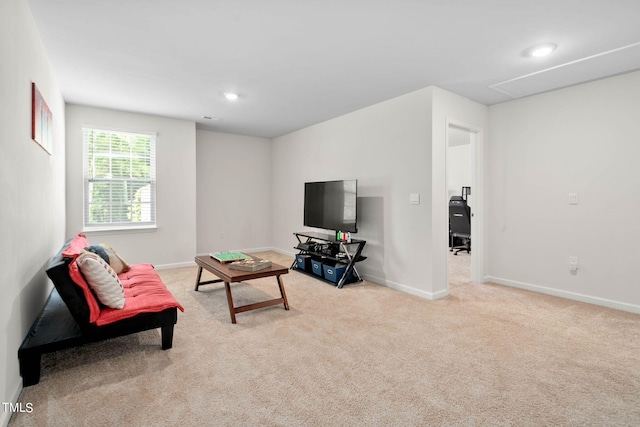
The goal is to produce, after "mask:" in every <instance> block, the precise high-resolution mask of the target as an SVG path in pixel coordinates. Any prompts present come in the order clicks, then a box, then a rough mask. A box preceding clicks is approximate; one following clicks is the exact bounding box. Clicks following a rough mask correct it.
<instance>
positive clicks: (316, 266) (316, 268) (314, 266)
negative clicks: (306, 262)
mask: <svg viewBox="0 0 640 427" xmlns="http://www.w3.org/2000/svg"><path fill="white" fill-rule="evenodd" d="M311 271H313V274H315V275H317V276H320V277H322V276H323V274H322V262H320V261H316V260H315V259H312V260H311Z"/></svg>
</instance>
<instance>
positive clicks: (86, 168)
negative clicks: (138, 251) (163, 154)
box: [82, 125, 157, 232]
mask: <svg viewBox="0 0 640 427" xmlns="http://www.w3.org/2000/svg"><path fill="white" fill-rule="evenodd" d="M91 132H105V133H108V134H115V135H119V136H120V137H123V136H126V137H127V138H130V139H133V138H135V137H136V136H143V137H148V138H149V152H148V159H149V178H144V179H140V178H133V177H132V176H131V171H132V169H130V176H129V177H115V178H113V177H111V178H109V177H106V178H104V177H95V176H89V173H90V165H89V159H90V157H91V155H93V154H94V153H93V152H92V153H90V152H89V141H90V137H89V135H90V134H91ZM156 146H157V134H156V133H154V132H142V131H132V130H121V129H115V128H111V127H104V126H92V125H84V126H83V127H82V179H83V191H82V195H83V198H82V226H83V231H86V232H93V231H126V230H146V229H155V228H157V198H156V196H157V173H156V149H157V148H156ZM112 148H113V145H112V140H111V138H109V153H108V155H107V156H106V157H108V158H109V159H110V160H109V172H112V170H113V163H112V162H113V159H115V158H119V159H129V161H130V162H132V161H133V160H135V159H140V158H141V157H139V156H135V154H134V153H133V148H131V147H130V151H129V154H128V155H124V154H123V153H117V154H114V152H113V151H112ZM93 158H94V159H95V156H93ZM144 158H147V156H145V157H144ZM94 173H95V172H94ZM96 182H105V183H110V184H113V183H129V184H131V183H141V182H143V183H144V182H148V183H149V198H150V200H149V216H150V219H149V220H148V221H113V218H111V221H110V222H100V223H90V222H89V216H90V215H89V213H90V209H91V204H92V203H91V194H90V191H91V186H92V184H93V183H96ZM110 187H113V185H111V186H110ZM129 202H131V200H129ZM107 204H108V205H110V206H115V205H117V203H115V202H114V198H113V194H112V193H111V194H110V195H109V201H108V202H107ZM110 215H113V211H111V212H110Z"/></svg>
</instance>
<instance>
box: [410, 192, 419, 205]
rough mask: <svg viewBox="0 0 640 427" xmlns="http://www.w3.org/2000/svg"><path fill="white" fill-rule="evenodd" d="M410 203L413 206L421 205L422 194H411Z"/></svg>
mask: <svg viewBox="0 0 640 427" xmlns="http://www.w3.org/2000/svg"><path fill="white" fill-rule="evenodd" d="M409 203H410V204H412V205H419V204H420V193H412V194H409Z"/></svg>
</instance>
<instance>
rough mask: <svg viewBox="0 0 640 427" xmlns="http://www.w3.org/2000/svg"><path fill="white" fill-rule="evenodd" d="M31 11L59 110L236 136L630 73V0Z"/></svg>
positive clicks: (285, 2)
mask: <svg viewBox="0 0 640 427" xmlns="http://www.w3.org/2000/svg"><path fill="white" fill-rule="evenodd" d="M28 1H29V4H30V7H31V10H32V13H33V15H34V18H35V20H36V25H37V27H38V30H39V31H40V34H41V36H42V39H43V41H44V45H45V49H46V51H47V54H48V56H49V59H50V62H51V66H52V68H53V72H54V75H55V76H56V78H57V80H58V83H59V85H60V87H61V90H62V93H63V96H64V98H65V100H66V101H67V102H68V103H72V104H81V105H90V106H96V107H103V108H111V109H117V110H124V111H133V112H142V113H149V114H155V115H161V116H168V117H174V118H179V119H186V120H192V121H195V122H197V127H198V128H200V129H209V130H216V131H220V132H229V133H237V134H243V135H253V136H263V137H275V136H279V135H283V134H286V133H288V132H291V131H294V130H297V129H301V128H303V127H306V126H309V125H312V124H315V123H319V122H322V121H324V120H327V119H330V118H333V117H337V116H340V115H342V114H345V113H348V112H351V111H354V110H357V109H360V108H363V107H365V106H368V105H371V104H374V103H377V102H380V101H384V100H387V99H390V98H393V97H396V96H399V95H402V94H405V93H408V92H411V91H414V90H417V89H420V88H423V87H427V86H431V85H434V86H438V87H440V88H443V89H446V90H448V91H451V92H454V93H457V94H459V95H462V96H464V97H467V98H469V99H472V100H474V101H477V102H480V103H482V104H486V105H491V104H495V103H499V102H504V101H507V100H510V99H513V98H516V97H520V96H526V95H531V94H533V93H539V92H544V91H547V90H552V89H556V88H558V87H564V86H569V85H572V84H577V83H581V82H584V81H588V80H594V79H598V78H602V77H606V76H610V75H615V74H620V73H624V72H628V71H631V70H636V69H640V24H639V18H640V0H534V1H522V0H395V1H392V0H180V1H176V0H57V1H51V0H28ZM542 42H553V43H556V44H557V45H558V49H557V50H556V51H555V52H554V53H553V54H551V55H550V56H548V57H546V58H542V59H540V58H538V59H534V58H529V57H525V56H524V55H523V51H525V50H526V49H527V48H529V47H531V46H532V45H534V44H537V43H542ZM225 91H235V92H237V93H239V95H240V98H239V99H238V100H237V101H235V102H230V101H227V100H226V99H225V98H224V97H223V96H222V94H223V93H224V92H225ZM202 116H212V117H214V118H217V119H218V120H205V119H203V118H202Z"/></svg>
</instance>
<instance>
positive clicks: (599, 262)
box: [487, 72, 640, 312]
mask: <svg viewBox="0 0 640 427" xmlns="http://www.w3.org/2000/svg"><path fill="white" fill-rule="evenodd" d="M490 114H491V146H490V148H489V150H488V155H489V160H488V162H489V163H490V168H489V169H490V173H489V180H490V183H489V184H488V185H487V187H488V188H489V190H488V196H487V205H488V206H487V209H488V212H489V222H488V232H489V235H490V236H491V238H490V239H489V242H488V264H487V267H488V277H487V279H488V280H491V281H494V282H498V283H502V284H506V285H511V286H516V287H522V288H527V289H532V290H536V291H540V292H546V293H550V294H555V295H560V296H564V297H568V298H574V299H578V300H583V301H589V302H593V303H597V304H603V305H608V306H612V307H618V308H622V309H625V310H629V311H635V312H640V287H639V286H638V283H640V279H638V277H639V273H638V266H639V265H640V246H639V245H638V244H637V241H638V238H639V237H640V221H638V212H640V196H639V194H638V189H639V188H640V173H639V172H638V159H640V137H639V135H640V133H639V131H638V127H639V126H640V72H635V73H630V74H626V75H622V76H618V77H613V78H609V79H605V80H600V81H596V82H592V83H587V84H583V85H579V86H574V87H570V88H566V89H562V90H558V91H554V92H550V93H545V94H541V95H537V96H531V97H528V98H524V99H521V100H516V101H511V102H507V103H504V104H499V105H495V106H493V107H491V108H490ZM570 192H577V193H578V195H579V204H578V205H569V203H568V194H569V193H570ZM569 256H578V257H579V269H578V271H577V274H572V273H571V272H570V271H569V268H568V257H569Z"/></svg>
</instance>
